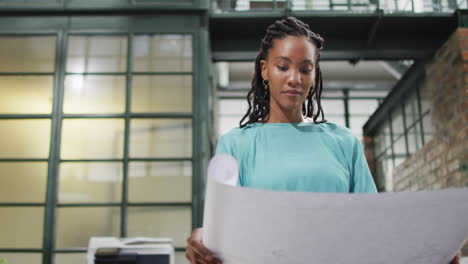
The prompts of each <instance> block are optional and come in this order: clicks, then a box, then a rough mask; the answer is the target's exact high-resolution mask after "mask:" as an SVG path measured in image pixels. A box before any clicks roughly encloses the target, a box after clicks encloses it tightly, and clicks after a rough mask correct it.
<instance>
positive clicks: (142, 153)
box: [130, 119, 192, 158]
mask: <svg viewBox="0 0 468 264" xmlns="http://www.w3.org/2000/svg"><path fill="white" fill-rule="evenodd" d="M130 156H131V157H132V158H136V157H148V158H162V157H165V158H172V157H191V156H192V120H188V119H178V120H168V119H134V120H132V121H131V122H130Z"/></svg>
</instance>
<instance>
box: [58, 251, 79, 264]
mask: <svg viewBox="0 0 468 264" xmlns="http://www.w3.org/2000/svg"><path fill="white" fill-rule="evenodd" d="M86 261H87V259H86V253H66V254H55V262H54V263H55V264H85V263H87V262H86Z"/></svg>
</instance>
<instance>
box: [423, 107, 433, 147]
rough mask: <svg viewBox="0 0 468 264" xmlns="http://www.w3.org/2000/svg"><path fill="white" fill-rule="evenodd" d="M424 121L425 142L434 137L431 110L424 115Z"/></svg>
mask: <svg viewBox="0 0 468 264" xmlns="http://www.w3.org/2000/svg"><path fill="white" fill-rule="evenodd" d="M422 122H423V128H424V142H425V143H427V142H429V141H430V140H431V139H432V121H431V113H430V112H429V113H427V114H426V115H424V117H423V119H422Z"/></svg>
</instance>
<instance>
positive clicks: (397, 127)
mask: <svg viewBox="0 0 468 264" xmlns="http://www.w3.org/2000/svg"><path fill="white" fill-rule="evenodd" d="M392 132H393V141H396V140H397V139H398V138H399V137H401V136H403V134H404V133H405V128H404V126H403V115H402V114H401V109H400V107H399V106H397V109H395V110H394V111H393V112H392Z"/></svg>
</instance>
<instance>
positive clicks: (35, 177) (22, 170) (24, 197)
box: [0, 162, 47, 203]
mask: <svg viewBox="0 0 468 264" xmlns="http://www.w3.org/2000/svg"><path fill="white" fill-rule="evenodd" d="M46 184H47V162H9V163H7V162H0V202H2V203H43V202H45V196H46V194H45V192H46ZM31 186H34V188H31Z"/></svg>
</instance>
